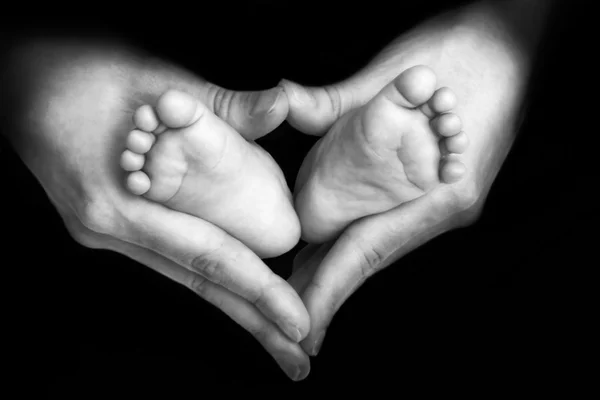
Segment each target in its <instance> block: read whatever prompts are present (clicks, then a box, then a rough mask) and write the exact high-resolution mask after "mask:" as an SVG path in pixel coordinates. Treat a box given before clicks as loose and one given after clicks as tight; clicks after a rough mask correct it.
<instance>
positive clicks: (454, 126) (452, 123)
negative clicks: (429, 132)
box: [431, 113, 462, 137]
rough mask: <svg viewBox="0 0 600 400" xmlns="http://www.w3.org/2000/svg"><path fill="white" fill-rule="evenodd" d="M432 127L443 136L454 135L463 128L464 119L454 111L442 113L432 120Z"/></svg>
mask: <svg viewBox="0 0 600 400" xmlns="http://www.w3.org/2000/svg"><path fill="white" fill-rule="evenodd" d="M431 126H432V128H433V129H434V130H435V131H436V132H437V133H438V134H440V135H442V136H446V137H449V136H454V135H457V134H458V133H459V132H460V131H461V130H462V121H461V120H460V117H459V116H458V115H456V114H454V113H447V114H442V115H440V116H438V117H436V118H434V119H433V120H432V121H431Z"/></svg>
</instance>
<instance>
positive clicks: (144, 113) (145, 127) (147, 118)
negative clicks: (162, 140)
mask: <svg viewBox="0 0 600 400" xmlns="http://www.w3.org/2000/svg"><path fill="white" fill-rule="evenodd" d="M133 123H134V124H135V126H136V127H137V128H138V129H140V130H142V131H146V132H153V131H154V130H155V129H156V128H158V125H159V120H158V116H157V115H156V113H155V112H154V109H153V108H152V107H151V106H150V105H148V104H144V105H143V106H141V107H139V108H138V109H137V110H136V111H135V113H134V114H133Z"/></svg>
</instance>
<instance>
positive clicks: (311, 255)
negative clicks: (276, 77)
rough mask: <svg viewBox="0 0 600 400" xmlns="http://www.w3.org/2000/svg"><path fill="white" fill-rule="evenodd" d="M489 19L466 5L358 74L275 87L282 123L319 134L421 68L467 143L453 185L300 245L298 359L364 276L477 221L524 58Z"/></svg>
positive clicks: (315, 344) (294, 280)
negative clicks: (449, 92)
mask: <svg viewBox="0 0 600 400" xmlns="http://www.w3.org/2000/svg"><path fill="white" fill-rule="evenodd" d="M486 7H487V6H486ZM495 16H496V15H495V14H494V13H493V12H490V10H489V9H487V8H485V7H484V8H483V9H478V8H477V7H475V8H473V9H467V11H466V12H464V13H463V17H462V18H461V17H458V18H456V19H453V20H434V21H432V22H429V23H427V24H425V25H424V26H422V27H420V28H418V29H417V30H415V31H414V32H413V33H412V34H411V35H408V36H407V38H406V39H403V38H402V37H401V38H399V40H398V41H397V42H396V43H394V44H392V45H391V46H390V47H389V48H388V49H387V50H385V51H384V52H382V55H381V56H380V57H378V58H377V59H376V60H374V62H373V63H371V65H369V66H368V67H367V68H366V69H365V70H363V71H361V72H359V73H357V74H356V75H355V76H353V77H351V78H349V79H348V80H346V81H343V82H340V83H339V84H335V85H330V86H327V87H303V86H300V85H298V84H296V83H293V82H290V81H285V80H284V81H282V83H281V85H283V86H284V87H285V90H286V93H287V95H288V98H289V110H290V111H289V116H288V121H289V122H290V124H291V125H292V126H294V127H295V128H297V129H298V130H300V131H301V132H304V133H307V134H311V135H317V136H319V135H322V134H324V133H325V132H327V130H328V129H329V127H330V126H331V125H332V124H333V123H334V122H335V121H336V120H337V119H338V118H339V117H340V116H341V115H343V114H344V113H346V112H348V111H349V110H352V109H354V108H356V107H360V106H361V105H363V104H365V103H366V102H367V101H369V100H370V99H371V98H372V97H373V96H374V95H375V94H376V93H377V92H378V91H379V90H380V89H381V88H383V87H384V86H385V85H386V84H387V83H388V82H390V81H391V80H392V79H394V78H395V77H396V76H397V75H398V74H399V73H400V72H402V71H403V70H405V69H406V68H408V67H411V66H413V65H417V64H425V65H428V66H430V67H431V68H433V70H434V71H435V72H436V73H437V74H438V78H439V80H438V84H439V86H440V87H442V86H449V87H451V88H452V89H453V90H455V92H456V93H457V96H458V99H459V106H458V107H457V108H456V109H455V111H456V112H457V113H458V115H460V116H461V117H462V120H463V126H464V130H465V131H466V132H467V134H468V136H469V138H470V141H471V144H470V146H469V149H468V151H467V152H466V153H465V154H463V156H462V157H461V159H462V161H463V162H464V163H465V165H466V167H467V175H466V177H465V178H463V179H462V180H461V181H459V182H457V183H455V184H451V185H448V184H443V185H440V186H439V187H437V188H436V189H434V190H432V191H430V192H428V193H427V194H425V195H423V196H422V197H420V198H417V199H415V200H413V201H410V202H407V203H404V204H401V205H399V206H398V207H396V208H394V209H392V210H390V211H388V212H385V213H381V214H377V215H373V216H369V217H365V218H362V219H359V220H357V221H355V222H354V223H353V224H351V225H350V226H349V227H348V228H347V229H346V230H345V231H344V232H343V233H342V234H341V235H340V237H339V238H337V240H335V241H333V242H330V243H325V244H322V245H309V246H307V247H306V248H305V249H303V250H302V251H301V252H300V253H299V254H298V255H297V256H296V259H295V262H294V270H295V271H294V273H293V275H292V277H291V278H290V279H289V282H290V283H291V284H292V285H293V286H294V287H295V288H296V290H298V292H299V293H300V294H301V296H302V299H303V301H304V303H305V305H306V307H307V309H308V312H309V314H310V318H311V331H310V334H309V335H308V336H307V338H306V339H305V340H304V341H303V342H302V347H303V348H304V349H305V351H306V352H307V353H308V354H310V355H316V354H317V353H318V351H319V348H320V346H321V344H322V341H323V338H324V335H325V332H326V329H327V327H328V325H329V323H330V322H331V319H332V318H333V316H334V315H335V313H336V311H337V310H338V309H339V308H340V306H341V305H342V304H343V303H344V301H345V300H346V299H347V298H348V297H349V296H350V295H351V294H352V293H353V292H354V291H355V290H356V289H357V288H358V287H360V285H361V284H362V283H363V282H364V281H365V280H366V279H367V278H368V277H370V276H372V275H373V274H374V273H376V272H377V271H380V270H381V269H383V268H385V267H387V266H389V265H390V264H392V263H394V262H395V261H397V260H398V259H399V258H401V257H402V256H403V255H405V254H406V253H408V252H409V251H411V250H413V249H415V248H416V247H418V246H420V245H422V244H423V243H425V242H427V241H429V240H431V239H432V238H434V237H436V236H438V235H440V234H442V233H444V232H447V231H449V230H452V229H455V228H459V227H463V226H466V225H469V224H470V223H472V222H473V221H475V219H476V218H477V216H478V214H479V212H480V210H481V208H482V205H483V203H484V201H485V197H486V195H487V193H488V190H489V188H490V186H491V184H492V182H493V180H494V178H495V176H496V174H497V173H498V171H499V169H500V166H501V164H502V162H503V160H504V159H505V157H506V155H507V153H508V150H509V148H510V146H511V145H512V143H513V140H514V137H515V132H516V130H517V123H518V118H519V111H520V109H521V104H522V100H523V96H524V91H525V89H524V88H525V83H526V82H527V77H528V74H529V69H530V60H529V58H528V57H527V56H524V55H523V53H522V52H521V51H522V50H523V49H517V48H516V47H515V44H514V43H515V40H514V39H515V38H514V37H512V38H511V37H510V31H508V29H507V27H506V26H503V25H502V23H501V21H500V22H498V20H496V19H494V18H495ZM449 21H452V22H449ZM450 23H452V24H455V25H450ZM457 27H458V28H460V29H456V28H457ZM436 43H437V44H436ZM517 50H520V51H517Z"/></svg>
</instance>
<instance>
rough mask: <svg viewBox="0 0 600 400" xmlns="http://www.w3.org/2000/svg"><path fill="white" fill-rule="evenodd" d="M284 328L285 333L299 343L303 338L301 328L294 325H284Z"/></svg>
mask: <svg viewBox="0 0 600 400" xmlns="http://www.w3.org/2000/svg"><path fill="white" fill-rule="evenodd" d="M284 329H285V334H286V335H287V336H288V337H289V338H290V339H292V340H293V341H294V342H296V343H298V342H300V341H301V340H302V334H301V333H300V329H298V328H296V327H295V326H293V325H284Z"/></svg>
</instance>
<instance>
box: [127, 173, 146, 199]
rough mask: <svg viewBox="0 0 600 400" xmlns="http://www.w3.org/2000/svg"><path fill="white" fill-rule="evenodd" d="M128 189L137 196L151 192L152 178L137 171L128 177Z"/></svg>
mask: <svg viewBox="0 0 600 400" xmlns="http://www.w3.org/2000/svg"><path fill="white" fill-rule="evenodd" d="M127 189H129V191H130V192H131V193H133V194H135V195H138V196H141V195H143V194H144V193H146V192H147V191H148V190H150V178H149V177H148V175H146V173H144V172H142V171H135V172H132V173H131V174H129V176H128V177H127Z"/></svg>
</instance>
